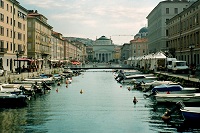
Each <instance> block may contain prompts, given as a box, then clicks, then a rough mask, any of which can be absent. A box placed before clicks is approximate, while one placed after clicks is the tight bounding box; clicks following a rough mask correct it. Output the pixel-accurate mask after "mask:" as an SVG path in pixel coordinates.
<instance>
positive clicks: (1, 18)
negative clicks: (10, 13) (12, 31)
mask: <svg viewBox="0 0 200 133" xmlns="http://www.w3.org/2000/svg"><path fill="white" fill-rule="evenodd" d="M0 20H1V21H2V22H3V21H4V15H3V14H2V13H0Z"/></svg>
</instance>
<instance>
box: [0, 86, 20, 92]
mask: <svg viewBox="0 0 200 133" xmlns="http://www.w3.org/2000/svg"><path fill="white" fill-rule="evenodd" d="M20 87H21V85H19V84H1V85H0V93H12V94H20V93H22V90H21V89H20Z"/></svg>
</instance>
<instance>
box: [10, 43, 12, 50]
mask: <svg viewBox="0 0 200 133" xmlns="http://www.w3.org/2000/svg"><path fill="white" fill-rule="evenodd" d="M10 50H11V51H12V42H11V43H10Z"/></svg>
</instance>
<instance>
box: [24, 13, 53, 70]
mask: <svg viewBox="0 0 200 133" xmlns="http://www.w3.org/2000/svg"><path fill="white" fill-rule="evenodd" d="M47 20H48V19H47V18H46V17H45V16H44V15H42V14H39V13H38V11H37V10H29V11H28V16H27V21H28V24H27V25H28V26H27V27H28V31H27V34H28V37H27V38H28V39H27V48H28V52H27V53H28V58H32V59H33V60H35V61H36V65H37V68H38V69H43V68H44V67H48V66H49V64H47V61H48V60H49V59H50V57H51V48H52V47H51V35H52V28H53V27H52V26H51V25H49V24H48V23H47Z"/></svg>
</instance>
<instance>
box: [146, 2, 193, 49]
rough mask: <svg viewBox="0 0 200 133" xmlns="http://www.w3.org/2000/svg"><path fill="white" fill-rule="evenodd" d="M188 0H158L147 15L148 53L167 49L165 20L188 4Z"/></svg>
mask: <svg viewBox="0 0 200 133" xmlns="http://www.w3.org/2000/svg"><path fill="white" fill-rule="evenodd" d="M189 4H190V2H189V1H188V0H167V1H162V2H160V3H159V4H158V5H157V6H156V7H155V8H154V9H153V10H152V11H151V12H150V13H149V15H148V16H147V19H148V47H149V53H155V52H158V51H161V50H163V51H165V50H167V49H166V47H167V36H166V35H167V30H166V22H167V21H168V20H169V19H170V18H172V17H174V16H175V15H176V14H178V13H180V12H182V11H183V10H184V9H186V8H187V7H188V6H189Z"/></svg>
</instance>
